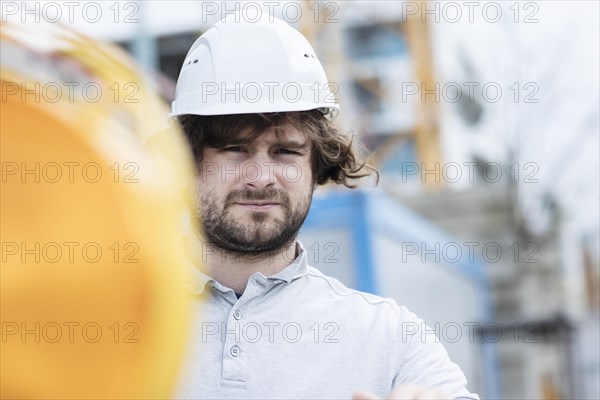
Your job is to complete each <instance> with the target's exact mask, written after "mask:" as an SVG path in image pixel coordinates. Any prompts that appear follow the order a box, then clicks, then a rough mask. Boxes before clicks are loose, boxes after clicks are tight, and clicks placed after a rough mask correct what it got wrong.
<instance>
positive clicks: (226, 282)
mask: <svg viewBox="0 0 600 400" xmlns="http://www.w3.org/2000/svg"><path fill="white" fill-rule="evenodd" d="M203 249H206V248H205V247H204V246H203ZM295 258H296V242H295V241H294V242H292V243H291V244H290V245H289V246H286V247H285V248H284V249H282V250H280V251H277V252H269V253H266V254H264V255H259V256H253V257H243V256H240V255H235V254H230V253H227V252H225V251H222V250H220V249H215V248H214V247H211V248H210V251H205V254H203V255H202V259H203V260H206V267H207V271H208V273H209V275H210V276H211V277H212V278H214V279H215V280H216V281H217V282H219V283H220V284H222V285H223V286H226V287H228V288H231V289H233V291H234V292H236V293H243V292H244V290H245V289H246V285H247V284H248V279H249V278H250V276H252V274H254V273H255V272H260V273H262V274H263V275H265V276H271V275H275V274H277V273H278V272H280V271H281V270H283V269H284V268H285V267H287V266H288V265H289V264H290V263H291V262H292V260H294V259H295Z"/></svg>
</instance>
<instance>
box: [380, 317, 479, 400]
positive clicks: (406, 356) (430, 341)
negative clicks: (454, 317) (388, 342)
mask: <svg viewBox="0 0 600 400" xmlns="http://www.w3.org/2000/svg"><path fill="white" fill-rule="evenodd" d="M397 307H398V312H399V318H400V321H399V328H398V332H397V337H398V365H397V373H396V375H395V377H394V381H393V383H392V388H395V387H397V386H400V385H403V384H412V385H418V386H423V387H427V388H435V389H437V390H439V391H441V392H442V393H444V394H445V395H447V396H448V397H449V398H451V399H473V400H479V396H478V395H477V394H474V393H471V392H469V391H468V390H467V379H466V378H465V375H464V374H463V372H462V371H461V369H460V367H459V366H458V365H456V364H455V363H453V362H452V361H451V360H450V357H448V352H447V351H446V349H445V348H444V346H443V345H442V344H441V343H440V342H439V340H438V338H437V336H436V335H435V332H434V331H433V330H432V329H431V328H429V327H428V326H427V325H426V324H425V322H424V321H423V320H422V319H420V318H418V317H417V316H416V315H415V314H413V313H412V312H410V311H408V309H407V308H406V307H404V306H397Z"/></svg>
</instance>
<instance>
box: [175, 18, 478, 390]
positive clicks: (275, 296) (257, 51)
mask: <svg viewBox="0 0 600 400" xmlns="http://www.w3.org/2000/svg"><path fill="white" fill-rule="evenodd" d="M337 112H338V105H337V104H336V103H335V102H334V101H333V96H332V94H331V92H330V91H329V88H328V85H327V78H326V77H325V73H324V71H323V68H322V66H321V64H320V63H319V61H318V59H317V58H316V56H315V53H314V50H313V49H312V47H311V46H310V44H309V43H308V42H307V41H306V39H305V38H304V37H303V36H302V35H301V34H300V33H298V32H297V31H295V30H294V29H292V28H291V27H289V26H288V25H287V24H286V23H284V22H282V21H280V20H277V19H274V18H273V17H271V16H263V17H262V18H261V19H260V20H259V21H244V20H243V18H241V17H240V15H239V14H238V15H230V16H228V17H227V18H226V19H225V20H224V21H222V22H220V23H217V24H216V25H215V26H213V27H212V28H211V29H209V30H208V31H207V32H206V33H205V34H204V35H202V36H201V37H200V38H199V39H198V40H197V41H196V43H194V45H193V46H192V48H191V49H190V51H189V53H188V55H187V57H186V59H185V62H184V66H183V68H182V71H181V74H180V77H179V80H178V83H177V94H176V99H175V101H174V102H173V115H174V116H177V118H178V120H179V122H180V124H181V126H182V128H183V130H184V132H185V134H186V136H187V138H188V140H189V143H190V145H191V147H192V150H193V153H194V156H195V159H196V162H197V166H198V173H199V175H198V176H199V177H198V203H199V204H198V213H199V216H200V217H201V219H202V223H203V227H204V239H203V240H204V241H205V242H204V243H202V244H201V248H202V253H203V257H204V261H205V263H206V267H207V271H206V272H207V275H205V274H203V273H198V279H197V282H195V285H194V292H195V293H196V294H198V295H199V296H198V299H199V311H198V319H197V321H195V325H194V327H193V330H192V332H193V340H192V342H193V343H192V347H191V349H190V352H189V357H188V360H187V362H186V365H185V368H184V372H183V376H182V378H181V382H180V385H179V390H178V393H177V395H176V397H177V398H210V399H232V398H260V399H265V398H277V399H284V398H293V399H312V398H327V399H331V398H350V397H352V396H353V395H354V398H356V399H371V398H377V396H384V397H387V396H388V395H389V394H390V391H392V390H394V392H393V393H392V396H395V397H397V398H407V399H426V398H427V399H431V398H439V399H441V398H467V399H478V397H477V395H474V394H471V393H469V392H468V391H467V389H466V387H465V386H466V381H465V378H464V375H463V373H462V372H461V371H460V369H459V368H458V366H457V365H455V364H453V363H452V362H451V361H450V360H449V358H448V355H447V353H446V351H445V350H444V348H443V346H442V345H441V344H439V343H436V342H435V339H433V338H431V335H423V336H422V335H421V334H420V333H421V332H422V330H423V329H425V326H424V325H423V322H422V321H421V320H419V319H418V318H417V317H416V316H415V315H414V314H412V313H410V312H409V311H408V310H407V309H406V308H404V307H399V306H398V305H397V304H396V303H395V302H394V301H393V300H390V299H383V298H380V297H378V296H374V295H371V294H367V293H362V292H358V291H356V290H352V289H349V288H347V287H345V286H344V285H342V284H341V283H340V282H339V281H337V280H336V279H333V278H330V277H327V276H325V275H324V274H322V273H321V272H319V271H318V270H316V269H314V268H312V267H310V266H308V265H307V254H306V251H305V250H304V248H303V247H302V245H301V244H300V243H299V242H298V241H296V240H295V239H296V236H297V234H298V231H299V229H300V227H301V225H302V223H303V221H304V219H305V217H306V215H307V213H308V210H309V207H310V203H311V199H312V195H313V191H314V190H315V188H316V187H317V186H318V185H321V184H325V183H327V182H335V183H338V184H342V185H345V186H348V187H352V181H353V180H355V179H358V178H361V177H364V176H366V175H368V172H369V167H368V166H367V165H366V164H365V163H364V162H363V161H362V158H361V156H360V153H359V151H358V150H357V147H356V143H355V142H354V141H353V140H352V138H351V137H349V136H348V135H346V134H343V133H341V132H340V131H338V130H337V129H335V128H334V127H333V125H332V123H331V120H332V119H333V118H334V117H335V115H336V114H337ZM408 325H410V327H411V328H412V330H411V331H410V333H411V334H410V335H409V334H407V329H405V328H406V327H407V326H408ZM415 327H418V331H417V332H415V330H414V328H415ZM358 390H366V391H367V392H357V391H358Z"/></svg>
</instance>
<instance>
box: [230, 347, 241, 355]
mask: <svg viewBox="0 0 600 400" xmlns="http://www.w3.org/2000/svg"><path fill="white" fill-rule="evenodd" d="M229 353H231V355H232V356H233V357H237V356H239V355H240V348H239V347H238V346H233V347H232V348H231V349H230V350H229Z"/></svg>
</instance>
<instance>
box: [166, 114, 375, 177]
mask: <svg viewBox="0 0 600 400" xmlns="http://www.w3.org/2000/svg"><path fill="white" fill-rule="evenodd" d="M177 121H178V122H179V124H180V125H181V128H182V129H183V132H184V133H185V136H186V138H187V140H188V143H189V144H190V146H191V148H192V152H193V154H194V157H195V159H196V161H197V162H199V161H200V158H201V155H202V149H203V148H204V146H208V147H212V148H218V149H220V148H224V147H226V146H227V145H229V144H232V142H233V140H235V141H236V143H240V142H242V143H251V142H252V141H254V140H255V139H256V138H257V137H258V136H259V135H260V134H262V133H263V132H264V131H265V130H267V129H269V128H271V127H275V128H276V132H278V133H279V132H280V131H279V129H278V128H279V127H282V126H293V127H294V128H296V129H298V130H299V131H301V132H304V133H306V134H307V136H308V137H309V139H310V140H311V142H312V152H311V154H312V156H311V163H312V172H313V179H314V182H315V183H316V184H318V185H323V184H326V183H328V182H330V181H331V182H335V183H336V184H342V185H344V186H346V187H349V188H354V187H356V186H357V185H355V184H352V183H351V182H352V181H354V180H357V179H360V178H363V177H366V176H369V175H371V174H374V175H375V177H376V181H378V180H379V173H378V172H377V170H376V169H375V168H373V167H372V166H371V165H370V164H369V161H368V160H367V159H366V157H365V154H366V152H365V150H364V148H363V147H362V146H361V145H360V144H359V143H358V142H357V141H355V140H354V137H353V136H352V135H349V134H344V133H342V132H341V131H340V130H339V129H338V128H336V127H335V126H334V125H333V124H332V123H331V122H330V121H329V120H328V119H327V118H325V116H324V115H323V113H322V112H321V111H319V110H310V111H294V112H278V113H263V114H233V115H210V116H200V115H180V116H178V117H177ZM247 129H250V132H251V133H250V135H248V136H244V138H243V139H241V140H240V139H239V138H238V136H239V134H240V132H242V131H244V130H247Z"/></svg>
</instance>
